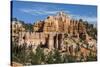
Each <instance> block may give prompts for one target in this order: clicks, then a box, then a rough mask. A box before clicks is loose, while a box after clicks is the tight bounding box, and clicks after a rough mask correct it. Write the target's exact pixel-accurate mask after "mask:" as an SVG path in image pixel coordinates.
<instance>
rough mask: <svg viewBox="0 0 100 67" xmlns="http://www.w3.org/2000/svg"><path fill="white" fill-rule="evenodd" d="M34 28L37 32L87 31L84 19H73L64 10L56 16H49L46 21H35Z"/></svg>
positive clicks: (71, 32) (70, 32) (76, 32)
mask: <svg viewBox="0 0 100 67" xmlns="http://www.w3.org/2000/svg"><path fill="white" fill-rule="evenodd" d="M33 29H34V31H35V32H36V31H38V32H63V33H69V34H73V35H74V34H78V33H86V27H85V25H84V22H83V21H82V20H74V19H71V18H70V17H69V15H66V14H65V13H64V12H59V13H58V14H57V15H56V16H48V17H47V19H45V20H44V21H39V22H37V23H35V24H34V25H33Z"/></svg>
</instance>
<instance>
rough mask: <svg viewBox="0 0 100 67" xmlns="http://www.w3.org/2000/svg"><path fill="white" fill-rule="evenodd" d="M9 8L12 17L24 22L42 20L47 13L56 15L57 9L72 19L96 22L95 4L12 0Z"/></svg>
mask: <svg viewBox="0 0 100 67" xmlns="http://www.w3.org/2000/svg"><path fill="white" fill-rule="evenodd" d="M11 8H12V18H17V19H18V20H21V21H24V22H25V23H35V22H37V21H40V20H44V19H46V18H47V17H48V16H49V15H56V14H57V13H58V12H59V11H63V12H65V13H66V14H68V15H69V16H70V17H71V18H74V19H83V20H84V21H88V22H89V23H93V24H95V23H97V6H94V5H75V4H61V3H60V4H59V3H43V2H33V1H32V2H30V1H29V2H28V1H13V2H12V6H11Z"/></svg>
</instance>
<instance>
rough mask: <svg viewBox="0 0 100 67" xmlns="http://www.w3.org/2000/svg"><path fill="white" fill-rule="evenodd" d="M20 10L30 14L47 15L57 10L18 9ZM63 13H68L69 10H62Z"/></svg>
mask: <svg viewBox="0 0 100 67" xmlns="http://www.w3.org/2000/svg"><path fill="white" fill-rule="evenodd" d="M20 11H22V12H25V13H29V14H31V15H37V14H39V15H48V14H56V13H58V12H59V11H57V10H55V11H54V10H52V11H48V10H34V9H20ZM64 12H65V13H69V11H64Z"/></svg>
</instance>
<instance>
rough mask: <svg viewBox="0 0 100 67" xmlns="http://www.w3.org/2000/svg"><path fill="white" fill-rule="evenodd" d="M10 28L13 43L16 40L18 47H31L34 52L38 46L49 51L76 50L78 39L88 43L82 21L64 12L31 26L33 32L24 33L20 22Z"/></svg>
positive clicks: (87, 36)
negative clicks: (69, 48) (68, 48)
mask: <svg viewBox="0 0 100 67" xmlns="http://www.w3.org/2000/svg"><path fill="white" fill-rule="evenodd" d="M19 26H20V27H19ZM12 27H13V28H12V34H13V35H12V39H13V41H16V40H17V43H18V45H22V44H26V45H33V46H34V50H35V49H36V48H37V46H38V45H42V47H45V48H48V49H49V50H52V49H59V50H66V49H67V46H68V45H69V46H73V48H76V47H77V43H80V38H82V39H83V40H84V41H85V40H86V41H87V43H88V42H89V41H88V40H89V35H88V34H87V31H86V25H85V24H84V21H83V20H81V19H80V20H74V19H71V18H70V16H69V15H67V14H65V13H64V12H59V13H58V14H57V15H55V16H48V17H47V18H46V19H45V20H43V21H38V22H36V23H35V24H33V32H32V31H30V32H29V31H27V32H26V31H25V28H24V27H23V25H22V24H21V23H20V22H18V23H17V24H12ZM14 31H15V32H14ZM15 34H16V36H15ZM91 39H92V38H91ZM69 40H70V41H69ZM67 41H68V42H67ZM75 41H76V42H75ZM64 42H65V43H64ZM66 43H67V44H66ZM93 43H94V42H93ZM85 46H86V44H85Z"/></svg>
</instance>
